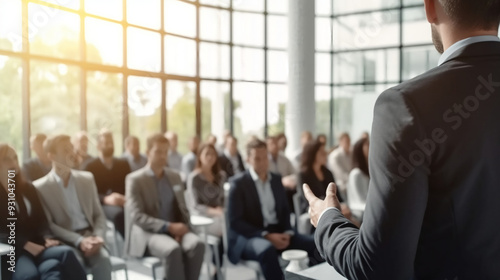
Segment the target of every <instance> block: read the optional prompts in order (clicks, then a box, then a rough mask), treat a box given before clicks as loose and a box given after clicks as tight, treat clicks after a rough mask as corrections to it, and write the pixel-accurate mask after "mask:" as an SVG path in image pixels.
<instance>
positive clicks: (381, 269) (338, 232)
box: [315, 90, 430, 279]
mask: <svg viewBox="0 0 500 280" xmlns="http://www.w3.org/2000/svg"><path fill="white" fill-rule="evenodd" d="M417 115H418V114H417V112H416V110H415V108H414V106H413V105H412V103H411V101H410V100H407V99H405V98H404V96H403V94H401V93H400V92H398V91H396V90H388V91H386V92H384V93H383V94H382V95H381V96H380V97H379V98H378V100H377V102H376V105H375V112H374V121H373V127H372V139H371V143H370V154H369V168H370V175H371V182H370V187H369V191H368V200H367V204H366V210H365V214H364V222H363V225H362V227H361V229H359V230H358V228H356V227H355V226H354V225H353V224H351V223H350V222H349V221H348V220H347V219H345V218H344V217H343V216H342V215H341V214H340V211H338V210H335V209H334V210H329V211H327V212H325V214H324V215H323V216H322V217H321V220H320V221H319V224H318V228H317V230H316V233H315V242H316V246H317V248H318V250H319V252H320V254H321V255H322V256H323V257H324V258H325V259H326V261H327V262H328V263H329V264H330V265H333V266H334V267H335V269H336V270H337V271H338V272H340V273H341V274H343V275H344V276H345V277H347V278H348V279H412V277H413V265H414V259H415V254H416V251H417V244H418V240H419V236H420V229H421V225H422V221H423V217H424V212H425V209H426V204H427V196H428V175H429V167H428V166H429V164H430V159H429V158H428V157H424V158H422V159H421V161H420V162H418V163H419V164H409V162H412V161H413V162H415V161H416V159H411V157H413V158H414V157H415V154H416V152H415V151H417V147H416V145H415V144H414V141H415V140H416V139H423V138H424V137H426V135H425V133H424V132H423V129H422V128H421V125H420V122H419V119H418V116H417ZM405 162H406V164H405ZM403 165H406V166H405V167H402V166H403Z"/></svg>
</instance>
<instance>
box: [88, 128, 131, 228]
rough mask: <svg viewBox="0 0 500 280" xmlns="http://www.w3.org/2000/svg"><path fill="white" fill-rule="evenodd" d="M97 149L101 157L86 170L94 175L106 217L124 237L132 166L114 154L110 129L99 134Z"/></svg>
mask: <svg viewBox="0 0 500 280" xmlns="http://www.w3.org/2000/svg"><path fill="white" fill-rule="evenodd" d="M97 150H98V151H99V157H97V158H96V159H94V160H93V161H91V162H90V163H89V164H88V165H87V167H86V168H85V170H87V171H89V172H90V173H92V174H93V175H94V179H95V183H96V185H97V192H98V193H99V200H100V201H101V204H102V208H103V210H104V214H105V215H106V218H107V219H108V220H110V221H112V222H113V224H114V225H115V228H116V230H117V231H118V232H119V233H120V234H121V235H122V236H123V237H124V233H125V221H124V219H125V218H124V211H123V206H124V205H125V177H126V176H127V174H129V173H130V166H129V164H128V162H127V161H126V160H124V159H119V158H116V157H114V156H113V154H114V151H115V148H114V143H113V134H111V132H110V131H109V130H102V131H101V132H100V133H99V135H98V136H97Z"/></svg>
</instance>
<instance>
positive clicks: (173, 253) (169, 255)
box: [161, 243, 182, 261]
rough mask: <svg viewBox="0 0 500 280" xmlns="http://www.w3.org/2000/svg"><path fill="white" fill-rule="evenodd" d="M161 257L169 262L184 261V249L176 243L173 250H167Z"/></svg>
mask: <svg viewBox="0 0 500 280" xmlns="http://www.w3.org/2000/svg"><path fill="white" fill-rule="evenodd" d="M161 256H162V257H163V258H165V259H166V260H167V261H168V260H173V259H182V248H181V246H180V245H179V244H178V243H176V244H174V245H173V246H172V247H171V248H169V249H165V250H163V251H162V252H161Z"/></svg>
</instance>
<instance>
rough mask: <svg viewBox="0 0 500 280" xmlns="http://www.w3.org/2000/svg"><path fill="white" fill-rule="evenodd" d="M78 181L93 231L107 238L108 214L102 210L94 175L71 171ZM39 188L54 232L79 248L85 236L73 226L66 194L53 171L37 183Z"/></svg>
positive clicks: (82, 200) (81, 204)
mask: <svg viewBox="0 0 500 280" xmlns="http://www.w3.org/2000/svg"><path fill="white" fill-rule="evenodd" d="M71 176H73V180H74V182H75V189H76V193H77V195H78V201H79V202H80V207H81V208H82V211H83V214H84V215H85V218H87V222H88V223H89V225H90V227H91V229H92V233H93V234H94V235H96V236H100V237H102V238H103V239H105V234H106V216H104V212H103V211H102V207H101V204H100V203H99V197H98V196H97V187H96V185H95V182H94V176H92V174H91V173H90V172H87V171H80V170H71ZM33 185H35V187H36V188H37V190H38V194H39V195H40V198H41V201H42V205H43V208H44V209H45V214H46V215H47V219H48V221H49V227H50V230H51V231H52V233H53V234H54V235H55V236H56V237H57V238H58V239H60V240H61V241H63V242H65V243H67V244H69V245H72V246H75V247H77V246H78V244H76V243H77V241H78V239H79V238H80V237H81V235H80V234H78V233H76V232H74V231H73V229H72V220H71V219H72V218H71V216H70V214H69V210H68V207H67V204H66V202H65V198H64V194H63V192H62V191H61V189H60V186H59V185H58V183H57V181H56V180H55V179H54V177H53V175H52V174H51V173H49V174H47V175H46V176H44V177H42V178H40V179H38V180H36V181H35V182H33Z"/></svg>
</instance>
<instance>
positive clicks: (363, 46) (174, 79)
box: [0, 0, 439, 159]
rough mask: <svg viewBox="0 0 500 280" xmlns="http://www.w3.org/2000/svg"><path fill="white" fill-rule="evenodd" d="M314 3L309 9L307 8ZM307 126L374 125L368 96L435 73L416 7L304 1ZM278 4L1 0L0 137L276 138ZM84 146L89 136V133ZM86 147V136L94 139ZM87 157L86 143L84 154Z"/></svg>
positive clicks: (361, 0)
mask: <svg viewBox="0 0 500 280" xmlns="http://www.w3.org/2000/svg"><path fill="white" fill-rule="evenodd" d="M311 1H312V0H311ZM314 22H315V27H314V30H315V40H314V41H315V42H314V45H315V65H314V70H315V71H314V72H315V73H314V74H313V75H314V77H315V78H314V79H315V86H314V92H305V93H303V94H307V95H310V97H311V98H313V99H314V100H315V108H314V110H313V111H312V112H311V113H312V114H314V115H315V124H314V127H311V131H313V132H315V133H323V134H325V135H327V138H328V142H327V144H328V146H333V145H335V144H336V139H337V138H338V136H339V135H340V134H341V133H342V132H348V133H350V134H351V135H353V137H354V138H357V137H358V136H359V135H361V133H362V132H364V131H369V130H370V128H371V121H372V111H373V106H374V103H375V100H376V98H377V96H378V95H379V94H380V93H381V92H382V91H383V90H385V89H387V88H389V87H391V86H393V85H396V84H398V83H400V82H401V81H404V80H407V79H410V78H412V77H414V76H416V75H418V74H421V73H423V72H424V71H426V70H428V69H430V68H432V67H435V66H436V64H437V60H438V57H439V54H438V53H437V52H436V51H435V49H434V47H433V45H432V41H431V34H430V26H429V24H428V23H427V22H426V20H425V13H424V9H423V1H420V0H357V1H345V0H343V1H341V0H338V1H337V0H316V1H315V18H314ZM291 24H292V23H290V19H289V2H288V0H233V1H231V0H193V1H188V0H106V1H103V0H51V1H41V0H22V1H21V0H0V112H1V113H0V138H1V139H0V140H1V141H4V142H7V143H10V144H12V145H13V146H14V147H15V148H16V150H17V151H18V152H19V154H20V157H21V158H24V159H26V158H28V157H30V148H29V137H30V135H33V134H35V133H45V134H47V135H53V134H57V133H65V134H69V135H74V134H75V133H76V132H77V131H80V130H86V131H88V133H89V135H96V134H97V132H98V131H99V130H100V129H101V128H103V127H106V128H109V129H110V130H111V131H112V132H113V133H114V135H115V140H117V141H115V145H116V147H115V153H116V154H117V155H118V154H121V153H122V151H123V149H122V146H123V145H122V141H121V140H123V139H124V138H125V137H126V136H127V135H129V134H133V135H137V136H138V137H139V139H140V140H141V142H142V143H145V138H146V137H147V136H148V135H149V134H151V133H153V132H158V131H167V130H173V131H175V132H177V133H178V135H179V143H180V145H179V151H180V152H181V153H186V152H187V150H188V147H187V145H185V144H184V143H187V141H188V138H189V137H191V136H193V135H195V134H197V135H199V136H200V137H201V138H202V139H206V137H207V136H208V135H209V134H214V135H216V136H218V138H219V139H222V135H223V134H224V131H226V130H229V131H231V132H233V134H234V135H235V136H236V137H237V138H239V139H240V141H239V146H240V149H241V148H242V147H243V146H244V145H245V143H246V142H247V140H248V139H249V138H250V137H251V136H252V135H256V136H258V137H265V136H267V135H271V134H276V133H280V132H283V131H285V122H286V117H287V114H286V110H287V109H286V107H287V100H288V99H289V89H288V84H289V77H288V72H289V66H288V61H289V59H290V57H289V53H288V49H289V45H290V44H295V43H297V42H288V40H289V34H288V30H289V27H290V26H291ZM91 139H94V137H91ZM93 141H94V140H93ZM89 149H90V150H89V153H91V154H95V153H96V151H95V145H89Z"/></svg>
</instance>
